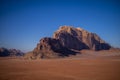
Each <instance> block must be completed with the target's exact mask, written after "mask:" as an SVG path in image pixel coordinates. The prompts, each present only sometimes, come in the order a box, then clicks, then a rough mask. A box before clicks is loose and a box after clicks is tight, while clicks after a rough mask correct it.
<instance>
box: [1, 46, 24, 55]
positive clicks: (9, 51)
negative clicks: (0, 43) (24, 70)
mask: <svg viewBox="0 0 120 80" xmlns="http://www.w3.org/2000/svg"><path fill="white" fill-rule="evenodd" d="M23 55H24V53H23V52H21V51H20V50H16V49H7V48H0V57H8V56H23Z"/></svg>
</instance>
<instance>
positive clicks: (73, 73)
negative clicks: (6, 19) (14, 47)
mask: <svg viewBox="0 0 120 80" xmlns="http://www.w3.org/2000/svg"><path fill="white" fill-rule="evenodd" d="M0 80H120V57H109V58H106V57H104V58H81V59H78V58H76V59H75V58H74V59H69V58H66V59H48V60H47V59H44V60H19V59H0Z"/></svg>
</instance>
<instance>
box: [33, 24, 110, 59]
mask: <svg viewBox="0 0 120 80" xmlns="http://www.w3.org/2000/svg"><path fill="white" fill-rule="evenodd" d="M110 48H111V46H110V45H109V44H107V43H106V42H105V41H104V40H102V39H101V38H100V37H99V36H98V35H97V34H95V33H91V32H88V31H86V30H84V29H81V28H74V27H71V26H61V27H60V28H59V29H58V30H57V31H56V32H54V34H53V37H52V38H49V37H45V38H42V39H41V40H40V42H39V43H38V44H37V46H36V48H35V49H34V50H33V56H39V58H52V57H59V56H69V55H75V54H76V52H75V51H79V50H82V49H89V50H108V49H110Z"/></svg>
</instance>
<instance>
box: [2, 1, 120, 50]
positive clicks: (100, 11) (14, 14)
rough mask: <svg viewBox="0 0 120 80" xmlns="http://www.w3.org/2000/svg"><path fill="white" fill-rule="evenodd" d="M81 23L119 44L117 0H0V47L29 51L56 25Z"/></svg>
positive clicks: (91, 30) (119, 15) (112, 43)
mask: <svg viewBox="0 0 120 80" xmlns="http://www.w3.org/2000/svg"><path fill="white" fill-rule="evenodd" d="M62 25H68V26H74V27H81V28H83V29H85V30H88V31H90V32H94V33H97V34H98V35H99V36H100V37H101V38H102V39H103V40H105V41H106V42H108V43H110V44H111V45H112V46H114V47H120V36H119V34H120V2H119V0H0V47H6V48H16V49H20V50H22V51H31V50H33V49H34V48H35V46H36V45H37V43H38V42H39V40H40V38H42V37H46V36H47V37H51V36H52V34H53V33H54V32H55V31H56V30H57V29H58V28H59V26H62Z"/></svg>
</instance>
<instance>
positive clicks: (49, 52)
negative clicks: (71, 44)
mask: <svg viewBox="0 0 120 80" xmlns="http://www.w3.org/2000/svg"><path fill="white" fill-rule="evenodd" d="M70 54H72V55H74V54H75V52H74V51H72V50H70V49H68V48H66V47H64V46H62V45H61V43H60V41H59V39H54V38H48V37H45V38H42V39H41V40H40V43H38V44H37V47H36V48H35V49H34V50H33V56H34V57H35V56H39V58H53V57H63V56H69V55H70Z"/></svg>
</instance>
